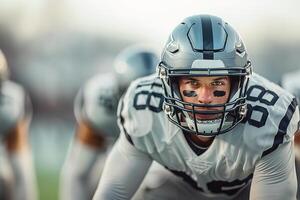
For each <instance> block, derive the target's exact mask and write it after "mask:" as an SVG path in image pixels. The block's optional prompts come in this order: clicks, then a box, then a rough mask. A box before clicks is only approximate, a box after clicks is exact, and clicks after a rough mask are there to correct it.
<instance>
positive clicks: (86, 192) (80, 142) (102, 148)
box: [61, 46, 158, 200]
mask: <svg viewBox="0 0 300 200" xmlns="http://www.w3.org/2000/svg"><path fill="white" fill-rule="evenodd" d="M157 64H158V57H157V55H156V54H155V53H154V51H153V50H151V49H149V48H146V47H143V46H132V47H129V48H127V49H125V50H123V51H122V52H121V53H120V54H119V55H118V56H117V58H116V59H115V64H114V73H107V74H99V75H96V76H95V77H93V78H92V79H90V80H89V81H88V82H87V83H86V84H85V85H84V86H83V87H82V88H81V90H80V91H79V93H78V95H77V97H76V100H75V116H76V119H77V123H78V124H77V125H78V126H77V131H76V134H75V138H74V140H73V142H72V145H71V149H70V151H69V155H68V156H67V159H66V162H65V164H64V167H63V171H62V177H61V199H62V200H83V199H91V198H92V195H93V194H94V193H95V189H96V187H97V184H98V181H99V177H100V174H101V172H102V170H101V169H102V165H103V162H104V159H105V157H106V156H105V152H106V150H107V148H108V147H109V145H110V144H112V142H113V141H114V140H115V139H116V137H117V136H118V134H119V129H118V125H117V116H116V113H117V104H118V101H119V99H120V97H121V95H122V94H123V93H124V91H125V90H126V89H127V86H128V85H129V84H130V82H131V81H132V80H134V79H136V78H138V77H141V76H146V75H149V74H151V73H154V72H155V68H156V66H157Z"/></svg>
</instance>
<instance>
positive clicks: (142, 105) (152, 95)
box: [133, 82, 164, 113]
mask: <svg viewBox="0 0 300 200" xmlns="http://www.w3.org/2000/svg"><path fill="white" fill-rule="evenodd" d="M146 86H148V87H146ZM139 87H142V89H144V88H143V87H145V89H144V90H141V91H139V92H137V93H136V94H135V96H134V100H133V106H134V108H135V109H137V110H144V109H146V108H148V109H149V110H151V111H153V112H157V113H158V112H161V111H162V105H163V102H164V96H163V95H162V94H161V93H158V92H154V91H151V90H149V89H147V88H153V87H159V88H161V87H162V85H161V84H158V83H154V82H150V83H149V82H146V83H141V84H139V85H137V88H139ZM140 99H145V100H146V101H139V100H140ZM151 99H153V100H154V99H158V100H159V103H158V105H153V104H151V102H152V101H151Z"/></svg>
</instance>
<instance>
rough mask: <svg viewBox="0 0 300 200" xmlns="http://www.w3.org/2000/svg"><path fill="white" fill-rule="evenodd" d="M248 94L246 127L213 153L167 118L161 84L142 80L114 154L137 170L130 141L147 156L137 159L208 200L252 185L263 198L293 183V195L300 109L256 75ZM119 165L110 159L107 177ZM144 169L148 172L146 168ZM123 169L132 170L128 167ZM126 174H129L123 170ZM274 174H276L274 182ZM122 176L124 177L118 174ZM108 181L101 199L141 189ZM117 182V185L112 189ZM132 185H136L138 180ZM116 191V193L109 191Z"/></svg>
mask: <svg viewBox="0 0 300 200" xmlns="http://www.w3.org/2000/svg"><path fill="white" fill-rule="evenodd" d="M248 88H249V89H248V92H247V103H248V112H247V116H246V118H245V119H244V121H243V123H240V124H239V125H238V126H237V127H236V128H234V129H233V130H232V131H230V132H227V133H225V134H222V135H217V136H216V137H215V138H214V141H213V143H212V144H211V145H210V146H209V148H208V149H207V150H204V149H202V148H201V147H198V146H197V145H196V144H194V143H193V142H192V140H191V139H190V136H189V133H183V132H182V130H181V129H180V128H178V127H177V126H176V125H174V124H172V123H171V122H170V121H169V120H168V118H167V116H166V114H165V113H163V110H162V104H163V89H162V83H161V81H160V79H158V78H156V77H155V76H149V77H146V78H142V79H139V80H137V81H135V82H134V83H133V84H131V86H130V88H129V89H128V91H127V93H126V95H125V97H124V99H123V101H122V102H120V106H119V113H120V116H119V117H120V120H119V125H120V129H121V132H122V133H121V136H120V138H119V141H118V143H117V144H116V146H117V147H116V149H115V150H113V151H114V152H116V151H119V152H121V153H120V154H118V155H119V156H122V155H123V154H125V156H124V157H125V159H124V161H126V160H129V161H130V163H129V162H128V165H129V166H130V165H133V164H132V162H133V160H134V159H130V156H128V155H127V154H126V152H127V153H128V152H132V150H128V151H127V150H126V149H125V150H124V148H123V147H124V146H126V144H125V143H126V142H127V143H128V141H129V142H130V143H131V144H132V145H133V146H134V148H135V149H137V150H138V152H142V153H139V154H142V155H143V156H144V157H142V158H138V159H140V160H147V157H149V158H150V160H155V161H157V162H158V163H160V164H161V165H162V166H164V167H165V168H167V169H168V170H170V171H171V172H173V173H174V174H175V175H177V176H180V177H182V178H183V179H184V180H185V181H187V182H188V183H189V184H191V186H192V187H194V188H196V189H197V190H199V191H202V192H203V193H205V194H206V195H207V196H218V195H219V196H221V197H222V198H224V199H225V198H228V197H230V196H234V195H236V194H237V193H238V192H239V191H240V190H241V189H242V188H244V187H246V185H247V183H250V182H251V179H253V182H255V183H256V184H257V185H258V186H257V187H256V188H255V189H256V191H257V192H256V194H255V195H257V197H259V196H260V195H261V194H260V192H259V191H263V190H268V188H267V187H265V186H266V185H272V184H273V183H279V182H281V181H282V180H283V179H288V181H287V182H283V184H285V185H284V186H283V187H287V186H286V184H287V183H288V184H290V185H289V186H288V187H289V188H292V189H291V190H293V189H294V188H295V184H296V181H295V173H294V161H293V160H294V154H293V148H291V146H292V144H293V143H292V141H293V136H294V133H295V131H296V130H297V129H298V122H299V113H298V112H295V110H296V109H298V108H297V103H296V101H295V99H294V97H293V96H292V95H290V94H289V93H287V92H285V91H284V90H283V89H282V88H280V87H279V86H277V85H275V84H273V83H272V82H270V81H268V80H266V79H264V78H263V77H261V76H259V75H257V74H253V75H252V76H251V78H250V82H249V87H248ZM124 138H126V139H127V140H126V139H124ZM123 150H124V152H125V153H124V152H123ZM113 154H114V153H113ZM132 154H133V157H138V156H137V155H136V154H138V153H137V152H134V153H132ZM115 155H116V154H115ZM139 156H140V155H139ZM117 159H118V158H113V156H111V158H109V160H110V161H108V163H107V166H106V167H105V172H104V174H105V173H116V172H115V171H114V170H112V169H114V168H115V167H116V166H113V164H116V163H114V162H115V161H116V160H117ZM278 159H279V160H278ZM113 161H114V162H113ZM143 162H144V161H143ZM141 163H142V161H141ZM269 163H273V164H274V167H273V169H274V170H275V173H274V171H271V172H268V171H264V169H265V168H266V166H268V165H269ZM278 163H280V164H278ZM141 165H144V166H147V167H149V165H148V163H147V162H144V163H143V164H141ZM122 167H124V168H125V167H128V166H126V165H125V163H124V166H122ZM129 168H130V167H129ZM110 170H112V171H110ZM109 171H110V172H109ZM140 171H142V170H140ZM145 172H146V171H145ZM123 173H124V174H128V173H129V172H127V171H126V169H124V172H123ZM138 173H139V171H138V170H136V174H135V175H133V176H136V179H139V178H140V177H139V176H138ZM140 173H141V174H142V173H144V172H140ZM269 173H274V174H273V175H272V176H271V175H270V176H269ZM129 174H130V173H129ZM267 174H268V175H267ZM118 175H119V176H122V175H120V174H119V173H118ZM264 175H266V176H268V178H269V177H272V178H270V180H269V181H270V182H269V183H268V184H266V185H263V186H264V187H262V188H260V187H259V186H260V185H259V184H260V182H262V183H264V180H263V181H261V180H262V179H263V176H264ZM103 176H104V175H103ZM103 179H104V180H101V183H100V186H99V191H98V194H99V196H100V197H103V196H101V192H102V191H104V190H105V191H109V190H110V189H111V193H114V192H115V194H112V195H111V196H114V197H121V196H126V195H127V194H131V193H132V192H134V191H126V189H124V190H125V191H122V189H120V188H123V186H124V188H127V187H129V188H130V187H131V186H128V185H135V184H136V183H130V182H127V183H123V182H121V181H119V182H118V179H119V180H123V179H122V177H115V179H114V177H112V175H110V176H109V175H107V176H105V178H103ZM112 180H113V181H115V182H117V183H112V184H110V181H112ZM125 181H128V179H125V180H124V182H125ZM132 181H133V182H134V181H135V180H134V178H132ZM273 181H274V182H273ZM112 185H114V186H115V188H109V187H110V186H111V187H112ZM101 187H102V189H101ZM132 187H134V186H132ZM252 187H253V186H252ZM276 187H277V186H276ZM103 188H104V189H103ZM131 189H132V188H131ZM134 189H136V188H134ZM134 189H132V190H134ZM101 190H102V191H101ZM127 190H130V189H128V188H127ZM96 194H97V193H96ZM264 194H265V193H264ZM291 194H293V193H291ZM252 195H253V194H252ZM270 195H272V194H270ZM274 195H275V194H274ZM276 195H277V194H276ZM96 196H97V195H96ZM254 198H255V197H254ZM120 199H121V198H120ZM288 199H289V197H288Z"/></svg>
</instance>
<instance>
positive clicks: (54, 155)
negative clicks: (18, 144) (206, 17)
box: [0, 0, 300, 200]
mask: <svg viewBox="0 0 300 200" xmlns="http://www.w3.org/2000/svg"><path fill="white" fill-rule="evenodd" d="M299 5H300V2H299V1H297V0H287V1H285V2H284V3H283V2H282V1H281V0H264V1H259V0H252V1H247V2H241V1H239V0H227V1H220V0H210V1H205V0H185V1H183V2H180V1H179V2H178V3H175V1H171V0H165V1H159V0H152V1H138V0H128V1H117V0H110V1H103V0H100V1H99V0H89V1H80V0H29V1H21V0H1V6H0V48H1V49H2V50H3V51H4V52H5V54H6V55H7V59H8V63H9V65H10V67H11V75H12V76H11V77H12V79H13V80H15V81H16V82H18V83H21V84H22V85H23V86H24V87H25V88H26V89H27V91H28V93H29V94H30V96H31V98H32V102H33V108H34V115H33V121H32V125H31V129H30V142H31V144H32V147H33V153H34V159H35V167H36V171H37V175H38V187H39V195H40V199H42V200H55V199H58V189H59V188H58V181H59V173H60V169H61V166H62V164H63V161H64V158H65V156H66V153H67V149H68V145H69V142H70V139H71V137H72V135H73V133H74V128H75V119H74V116H73V110H72V107H73V98H74V96H75V94H76V92H77V91H78V89H79V87H80V86H81V85H82V84H83V83H84V82H85V81H86V80H87V79H88V78H90V77H91V76H92V75H94V74H95V73H101V72H107V71H110V70H111V69H112V63H113V59H114V57H115V56H116V55H117V53H118V52H119V51H120V50H121V49H122V48H124V47H126V46H127V45H130V44H134V43H140V42H146V43H151V44H153V45H155V46H157V47H158V50H161V48H162V46H163V44H164V42H165V41H166V39H167V37H168V34H169V33H170V31H171V30H172V29H173V28H174V26H175V25H177V24H178V23H179V22H180V21H181V20H182V19H183V18H185V17H186V16H189V15H193V14H199V13H209V14H215V15H218V16H221V17H222V18H224V19H225V20H227V21H228V22H230V23H231V24H232V25H233V26H234V27H235V28H236V29H237V30H239V32H240V34H241V36H242V38H243V39H244V42H245V43H246V46H247V48H248V51H249V53H250V56H251V58H252V62H253V66H254V70H255V71H256V72H258V73H260V74H262V75H264V76H266V77H267V78H269V79H271V80H272V81H274V82H276V83H280V79H281V76H282V74H283V73H286V72H290V71H293V70H296V69H299V68H300V67H299V55H298V54H299V52H300V36H299V35H300V15H299V14H298V13H299V12H298V8H299ZM299 78H300V77H299ZM0 123H1V122H0Z"/></svg>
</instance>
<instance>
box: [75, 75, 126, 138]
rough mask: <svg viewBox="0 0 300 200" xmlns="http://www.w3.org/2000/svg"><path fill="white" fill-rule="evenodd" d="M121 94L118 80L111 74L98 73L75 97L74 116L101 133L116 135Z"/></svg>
mask: <svg viewBox="0 0 300 200" xmlns="http://www.w3.org/2000/svg"><path fill="white" fill-rule="evenodd" d="M120 96H121V93H120V91H119V86H118V82H117V80H116V77H115V76H114V75H113V74H99V75H96V76H95V77H93V78H92V79H90V80H89V81H88V82H87V83H86V84H85V85H84V86H83V88H81V90H80V91H79V93H78V95H77V97H76V99H75V107H74V110H75V116H76V119H77V121H78V122H80V121H85V122H87V123H88V124H89V125H91V126H92V127H93V128H95V129H96V130H99V132H101V134H106V135H107V136H113V137H116V136H117V135H118V134H119V129H118V125H117V115H116V113H117V106H118V101H119V98H120Z"/></svg>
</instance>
